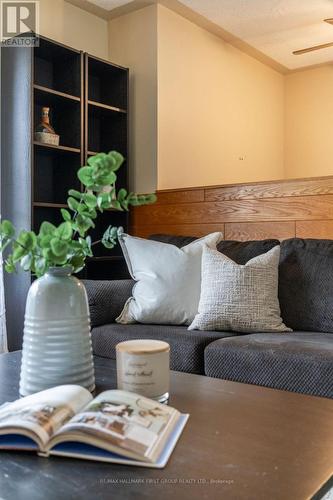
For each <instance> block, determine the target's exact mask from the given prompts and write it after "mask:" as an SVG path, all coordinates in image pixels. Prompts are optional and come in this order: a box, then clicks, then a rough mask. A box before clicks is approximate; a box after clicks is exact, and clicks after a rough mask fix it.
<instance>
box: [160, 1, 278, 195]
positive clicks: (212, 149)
mask: <svg viewBox="0 0 333 500" xmlns="http://www.w3.org/2000/svg"><path fill="white" fill-rule="evenodd" d="M283 104H284V83H283V76H282V75H281V74H279V73H277V72H276V71H274V70H273V69H271V68H269V67H267V66H266V65H264V64H262V63H260V62H258V61H257V60H255V59H253V58H252V57H250V56H247V55H246V54H244V53H243V52H241V51H239V50H238V49H235V48H233V47H232V46H230V45H229V44H227V43H225V42H223V41H222V40H221V39H220V38H218V37H216V36H214V35H212V34H211V33H209V32H208V31H206V30H204V29H202V28H200V27H198V26H197V25H195V24H193V23H191V22H190V21H188V20H186V19H184V18H183V17H181V16H179V15H178V14H175V13H174V12H172V11H171V10H169V9H166V8H164V7H162V6H159V8H158V188H159V189H167V188H176V187H190V186H200V185H210V184H224V183H232V182H245V181H257V180H266V179H279V178H282V177H283V176H284V159H283V156H284V145H283V142H284V140H283V138H284V130H283V129H284V105H283ZM242 157H243V158H244V160H241V159H240V158H242Z"/></svg>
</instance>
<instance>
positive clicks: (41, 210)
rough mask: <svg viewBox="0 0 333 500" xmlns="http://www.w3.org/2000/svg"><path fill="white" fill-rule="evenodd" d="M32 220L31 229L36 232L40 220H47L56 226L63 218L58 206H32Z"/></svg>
mask: <svg viewBox="0 0 333 500" xmlns="http://www.w3.org/2000/svg"><path fill="white" fill-rule="evenodd" d="M33 221H34V224H33V230H34V231H35V232H38V231H39V228H40V226H41V224H42V222H44V221H48V222H51V224H54V225H55V226H58V225H59V224H61V223H62V222H63V218H62V215H61V212H60V208H58V207H50V206H47V207H44V206H33Z"/></svg>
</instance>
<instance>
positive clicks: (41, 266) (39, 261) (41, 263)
mask: <svg viewBox="0 0 333 500" xmlns="http://www.w3.org/2000/svg"><path fill="white" fill-rule="evenodd" d="M34 265H35V273H36V274H37V276H42V275H43V274H44V273H45V271H46V268H47V266H46V260H45V258H44V257H36V258H35V262H34Z"/></svg>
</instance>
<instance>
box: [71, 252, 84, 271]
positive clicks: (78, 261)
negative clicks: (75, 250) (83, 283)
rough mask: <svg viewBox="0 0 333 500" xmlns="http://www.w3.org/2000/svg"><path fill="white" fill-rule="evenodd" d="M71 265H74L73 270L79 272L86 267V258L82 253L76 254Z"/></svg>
mask: <svg viewBox="0 0 333 500" xmlns="http://www.w3.org/2000/svg"><path fill="white" fill-rule="evenodd" d="M70 264H71V266H73V272H74V273H78V272H79V271H81V270H82V269H83V268H84V264H85V258H84V257H83V256H82V255H74V257H72V258H71V260H70Z"/></svg>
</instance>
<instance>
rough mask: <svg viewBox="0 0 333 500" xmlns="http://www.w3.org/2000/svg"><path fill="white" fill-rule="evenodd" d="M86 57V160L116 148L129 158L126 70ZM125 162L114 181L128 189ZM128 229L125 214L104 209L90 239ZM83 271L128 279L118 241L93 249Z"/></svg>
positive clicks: (126, 163) (126, 214)
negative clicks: (119, 228)
mask: <svg viewBox="0 0 333 500" xmlns="http://www.w3.org/2000/svg"><path fill="white" fill-rule="evenodd" d="M84 59H85V120H86V121H85V140H84V144H85V151H84V160H85V162H86V161H87V159H88V158H89V156H91V155H93V154H95V153H96V152H98V151H110V150H116V151H119V152H120V153H121V154H122V155H123V156H124V157H125V158H126V160H127V159H128V113H127V111H128V70H127V69H124V68H122V67H120V66H116V65H114V64H111V63H109V62H106V61H102V60H101V59H98V58H96V57H92V56H91V55H89V54H85V55H84ZM127 166H128V161H126V162H125V164H124V165H123V166H122V168H121V169H120V170H118V172H117V177H118V179H117V184H118V186H119V187H120V186H121V187H125V188H128V167H127ZM110 224H112V225H115V226H122V227H123V228H124V230H125V231H127V230H128V224H129V219H128V213H127V212H117V211H114V210H106V211H105V212H104V213H103V214H101V215H99V217H98V219H97V220H96V228H95V229H93V230H92V232H91V236H92V238H93V239H99V238H100V237H101V235H102V234H103V233H104V231H105V230H106V229H107V228H108V226H109V225H110ZM94 254H95V255H94V257H92V258H91V259H89V260H88V262H87V266H86V274H87V277H88V278H91V277H93V278H94V279H121V278H128V277H129V274H128V271H127V266H126V263H125V261H124V258H123V256H122V252H121V249H120V246H119V244H118V245H117V246H116V247H115V248H113V249H112V250H107V249H106V248H104V247H103V246H102V245H100V246H98V247H96V248H95V249H94Z"/></svg>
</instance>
